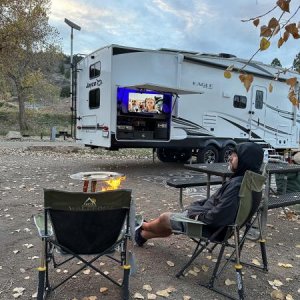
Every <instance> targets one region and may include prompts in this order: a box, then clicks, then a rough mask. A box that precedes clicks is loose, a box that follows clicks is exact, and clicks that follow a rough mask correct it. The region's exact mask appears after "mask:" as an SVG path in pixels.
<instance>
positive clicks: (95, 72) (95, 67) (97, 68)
mask: <svg viewBox="0 0 300 300" xmlns="http://www.w3.org/2000/svg"><path fill="white" fill-rule="evenodd" d="M100 73H101V62H100V61H98V62H96V63H94V64H92V65H90V79H92V78H96V77H98V76H100Z"/></svg>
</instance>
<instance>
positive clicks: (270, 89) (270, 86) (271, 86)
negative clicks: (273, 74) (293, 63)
mask: <svg viewBox="0 0 300 300" xmlns="http://www.w3.org/2000/svg"><path fill="white" fill-rule="evenodd" d="M269 92H270V93H272V92H273V85H272V83H270V84H269Z"/></svg>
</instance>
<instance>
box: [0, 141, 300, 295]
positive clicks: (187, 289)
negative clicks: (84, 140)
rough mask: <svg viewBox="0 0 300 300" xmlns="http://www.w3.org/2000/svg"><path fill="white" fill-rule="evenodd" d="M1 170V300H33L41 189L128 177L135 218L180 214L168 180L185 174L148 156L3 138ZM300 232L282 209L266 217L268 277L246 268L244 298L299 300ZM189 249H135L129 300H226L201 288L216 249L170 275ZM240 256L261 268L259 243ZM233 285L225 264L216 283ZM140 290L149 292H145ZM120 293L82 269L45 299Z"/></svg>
mask: <svg viewBox="0 0 300 300" xmlns="http://www.w3.org/2000/svg"><path fill="white" fill-rule="evenodd" d="M0 170H1V173H0V174H1V176H0V299H1V300H9V299H15V298H17V297H18V298H19V299H32V298H33V297H34V294H35V293H36V288H37V270H36V268H37V267H38V264H39V259H38V257H39V256H40V249H41V247H40V244H41V242H40V238H39V237H38V234H37V231H36V229H35V226H34V223H33V215H35V214H37V213H39V212H41V210H42V203H43V188H58V189H67V190H78V191H79V190H81V188H82V186H81V182H77V181H74V180H72V179H70V175H71V174H73V173H77V172H83V171H115V172H121V173H124V174H125V175H126V181H125V182H124V184H123V186H125V187H126V188H130V189H132V193H133V197H134V198H135V200H136V206H137V212H139V213H142V214H143V216H144V218H145V219H147V220H150V219H152V218H155V217H156V216H158V215H159V214H160V213H161V212H163V211H179V205H178V198H179V191H178V190H175V189H174V188H171V187H168V186H167V185H166V180H167V178H168V177H170V176H185V175H187V174H189V173H190V171H188V170H186V169H184V166H183V165H180V164H166V163H161V162H159V161H158V160H157V159H155V161H154V162H153V160H152V155H151V151H148V150H126V151H120V152H111V153H110V152H105V151H98V152H93V151H92V150H85V149H83V148H82V147H78V146H77V145H75V144H73V142H70V141H57V142H47V141H32V140H25V141H6V140H5V139H3V138H2V139H0ZM213 188H214V189H215V188H216V187H213ZM205 192H206V191H205V188H190V189H186V190H185V192H184V202H185V203H188V201H192V200H193V199H198V198H204V197H205ZM299 228H300V221H299V219H298V218H297V217H295V216H294V215H292V217H291V215H288V216H286V215H285V214H284V213H283V212H282V210H280V209H277V210H273V211H270V213H269V219H268V226H267V231H266V233H267V236H266V239H267V254H268V262H269V272H268V273H264V272H262V271H261V270H257V269H254V268H249V267H246V266H245V267H244V268H243V273H244V283H245V289H246V295H247V299H272V297H271V293H272V292H273V291H274V290H275V289H276V286H278V287H277V289H279V290H281V291H282V292H283V294H284V298H282V299H295V300H296V299H300V283H299V282H300V278H299V277H300V271H299V270H300V230H299ZM193 245H194V244H193V242H192V241H191V240H189V239H188V238H186V237H184V236H172V237H171V238H169V239H154V240H151V241H149V242H148V243H147V244H146V245H145V246H144V247H143V248H138V247H135V248H134V252H135V256H136V259H137V268H138V269H137V272H136V274H135V275H134V276H131V278H130V294H131V296H132V298H134V296H138V295H137V294H136V293H139V294H140V297H139V298H136V299H155V296H153V295H155V294H156V299H163V297H162V296H159V295H157V292H158V291H163V290H166V289H168V290H169V292H170V293H168V295H169V296H168V297H167V299H186V300H187V299H225V298H224V297H223V296H219V295H218V294H216V293H214V292H212V291H210V290H207V289H205V288H203V287H201V286H199V284H198V283H199V282H202V283H205V282H206V281H207V280H208V278H209V275H210V274H211V271H212V268H213V266H214V259H215V258H216V253H217V251H214V252H213V253H212V254H210V253H204V254H202V255H201V256H200V257H199V258H197V260H196V261H195V263H194V264H193V265H192V267H191V269H192V270H193V272H190V273H188V275H187V276H185V277H183V278H180V279H177V278H176V277H175V274H176V272H177V271H178V270H179V269H180V267H181V266H182V265H183V264H184V263H185V262H186V261H187V259H188V256H189V255H190V254H191V252H192V246H193ZM217 249H218V248H217ZM217 249H215V250H217ZM242 256H243V258H244V260H246V261H248V262H251V261H253V262H255V263H256V264H259V263H261V262H262V259H261V255H260V250H259V245H258V244H255V243H253V242H250V241H249V242H247V243H246V246H245V247H244V250H243V255H242ZM101 262H102V263H101V265H102V266H101V268H102V270H103V271H108V272H110V274H111V275H116V276H117V279H118V278H120V275H121V273H118V271H115V270H118V266H117V267H116V268H114V269H113V268H111V263H110V261H108V260H107V259H102V260H101ZM75 267H76V263H74V264H72V265H71V264H70V265H66V266H62V267H61V268H60V270H59V271H55V272H51V278H52V279H54V280H55V279H57V278H60V277H61V276H63V275H64V274H65V273H67V272H69V271H70V270H72V269H73V268H75ZM195 267H196V268H195ZM228 279H229V280H230V281H228ZM226 280H227V281H226ZM234 280H235V273H234V268H233V265H232V264H229V268H227V269H226V270H225V271H224V274H222V276H221V278H220V280H219V282H218V285H219V286H221V287H223V288H225V289H226V290H227V291H229V292H233V290H234V287H235V285H228V283H229V284H230V283H231V281H234ZM225 281H226V283H227V284H225ZM145 285H148V289H150V288H149V286H150V287H151V288H152V290H151V291H148V290H146V289H145ZM104 287H105V288H107V291H106V292H104V293H101V292H100V288H104ZM15 288H23V289H24V290H22V289H21V290H19V291H20V292H19V294H18V293H17V292H16V290H14V289H15ZM149 294H153V295H152V296H151V295H149ZM120 295H121V294H120V289H119V288H118V287H116V286H114V285H113V284H112V283H111V282H109V281H108V280H106V279H105V278H103V277H102V276H97V274H95V272H94V271H90V272H89V271H85V272H84V273H83V272H81V273H80V274H78V275H77V276H76V278H72V279H71V280H70V282H68V283H67V284H65V285H63V286H62V287H59V288H58V289H57V290H55V291H53V292H52V294H51V296H50V297H49V299H56V300H64V299H68V300H71V299H77V300H81V299H85V300H88V299H90V300H93V299H106V300H115V299H120ZM289 295H290V296H289ZM93 296H94V297H93ZM142 296H143V297H144V298H142ZM184 296H186V297H185V298H184ZM188 296H189V297H190V298H188Z"/></svg>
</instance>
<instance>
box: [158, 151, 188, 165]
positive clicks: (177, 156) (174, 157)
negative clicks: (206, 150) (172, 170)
mask: <svg viewBox="0 0 300 300" xmlns="http://www.w3.org/2000/svg"><path fill="white" fill-rule="evenodd" d="M156 152H157V157H158V159H159V160H160V161H162V162H178V161H179V162H186V161H187V160H189V159H190V158H191V156H192V151H191V150H189V149H168V148H158V149H157V151H156Z"/></svg>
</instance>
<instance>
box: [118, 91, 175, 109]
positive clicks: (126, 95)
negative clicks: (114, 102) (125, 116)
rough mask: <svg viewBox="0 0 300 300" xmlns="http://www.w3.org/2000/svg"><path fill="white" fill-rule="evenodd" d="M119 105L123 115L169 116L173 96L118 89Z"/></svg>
mask: <svg viewBox="0 0 300 300" xmlns="http://www.w3.org/2000/svg"><path fill="white" fill-rule="evenodd" d="M118 105H119V109H120V111H121V112H122V113H130V114H144V113H145V114H169V113H170V112H171V105H172V95H171V94H170V93H159V92H155V91H149V90H147V91H142V92H140V91H138V90H134V89H128V88H118Z"/></svg>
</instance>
